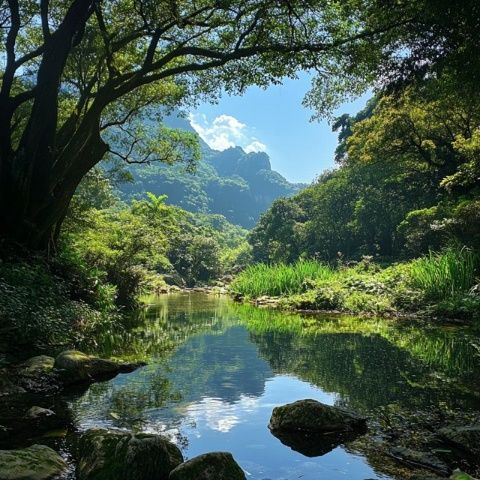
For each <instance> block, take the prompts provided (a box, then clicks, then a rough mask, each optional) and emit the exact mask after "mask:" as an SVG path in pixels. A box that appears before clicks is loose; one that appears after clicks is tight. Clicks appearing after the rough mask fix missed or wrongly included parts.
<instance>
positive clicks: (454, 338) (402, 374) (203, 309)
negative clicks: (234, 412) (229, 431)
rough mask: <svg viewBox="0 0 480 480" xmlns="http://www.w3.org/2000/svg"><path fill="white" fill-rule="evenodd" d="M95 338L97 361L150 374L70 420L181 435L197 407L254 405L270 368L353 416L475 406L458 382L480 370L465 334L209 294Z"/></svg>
mask: <svg viewBox="0 0 480 480" xmlns="http://www.w3.org/2000/svg"><path fill="white" fill-rule="evenodd" d="M244 325H246V326H247V329H248V330H247V329H246V328H245V326H244ZM101 338H102V341H101V343H100V347H99V348H98V349H97V353H100V354H103V355H107V356H110V355H113V356H117V357H120V358H144V359H147V360H148V361H149V365H148V366H147V367H145V368H143V369H140V370H139V371H137V372H134V373H132V374H129V375H125V376H119V377H117V378H116V379H114V380H112V381H111V382H105V383H100V384H96V385H93V386H91V387H90V389H89V390H88V391H87V393H86V394H85V395H84V396H83V397H81V398H80V399H79V400H75V401H74V402H73V404H74V411H75V413H76V415H77V416H80V417H81V418H82V421H83V422H84V421H86V420H87V421H88V419H89V418H90V419H92V422H94V421H95V419H99V421H100V422H101V423H103V424H105V422H103V420H104V419H108V420H107V422H106V424H107V425H112V426H116V427H126V428H134V429H143V428H145V427H146V426H148V428H149V429H151V428H159V429H161V428H168V429H171V428H174V429H179V428H180V426H181V425H184V423H182V422H186V421H189V420H188V419H189V418H191V417H189V413H188V412H187V407H188V405H189V404H193V403H195V402H197V403H198V402H199V401H200V400H201V399H220V400H221V401H222V402H223V404H222V405H224V406H226V407H225V408H227V407H228V404H232V403H234V402H237V401H239V399H241V398H245V397H251V398H256V397H259V396H261V395H262V393H263V390H264V384H265V380H266V378H267V377H269V376H271V371H272V369H273V370H274V371H275V372H277V373H286V374H295V375H297V376H298V377H299V378H301V379H303V380H305V381H308V382H311V383H312V384H314V385H317V386H319V387H320V388H322V389H323V390H325V391H329V392H335V393H338V394H339V402H341V403H344V404H346V405H348V406H349V407H351V408H353V409H358V410H365V409H371V408H374V407H376V406H379V405H386V404H389V403H392V402H398V403H400V404H401V405H402V406H404V407H408V408H418V407H422V406H425V405H428V404H431V403H437V401H445V402H446V403H447V405H449V406H450V405H451V406H457V407H458V406H463V405H468V404H469V403H468V402H469V401H470V400H471V398H470V397H469V395H468V393H462V391H461V390H460V389H459V388H457V386H456V385H455V382H454V380H455V379H456V378H458V377H459V376H460V375H461V374H467V376H468V375H470V376H472V375H473V373H475V372H478V367H479V363H478V358H477V357H475V355H474V354H475V352H476V351H475V349H474V347H473V346H472V345H471V339H472V337H471V336H469V335H468V332H464V333H460V334H459V333H458V332H457V331H455V330H444V329H439V328H433V327H432V328H425V327H422V328H419V327H418V326H416V325H415V324H411V323H405V322H404V323H398V322H394V321H385V320H379V319H358V318H353V317H342V316H340V317H339V316H337V317H335V316H327V317H321V318H319V317H312V316H310V317H308V316H300V315H290V314H285V313H281V312H274V311H271V310H262V309H258V308H254V307H251V306H246V305H236V304H233V303H231V302H230V301H228V300H227V299H222V298H218V297H213V296H206V295H171V296H165V297H161V298H160V300H159V302H158V303H157V304H155V305H154V306H151V307H149V308H147V309H146V311H145V312H144V314H143V315H142V316H141V318H140V319H137V320H135V323H134V324H133V326H132V328H131V329H129V330H127V329H126V330H125V331H121V332H115V331H109V332H104V334H103V336H102V337H101ZM477 402H478V400H477ZM208 405H210V404H208ZM212 405H213V403H212ZM205 408H207V407H205ZM208 408H210V407H208Z"/></svg>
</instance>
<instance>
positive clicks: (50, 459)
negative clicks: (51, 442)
mask: <svg viewBox="0 0 480 480" xmlns="http://www.w3.org/2000/svg"><path fill="white" fill-rule="evenodd" d="M66 468H67V464H66V463H65V462H64V460H63V458H62V457H61V456H60V455H59V454H58V453H57V452H55V450H52V449H51V448H49V447H47V446H45V445H32V446H31V447H28V448H23V449H19V450H0V480H47V479H49V478H53V477H56V476H58V475H60V474H61V473H63V472H64V471H65V470H66Z"/></svg>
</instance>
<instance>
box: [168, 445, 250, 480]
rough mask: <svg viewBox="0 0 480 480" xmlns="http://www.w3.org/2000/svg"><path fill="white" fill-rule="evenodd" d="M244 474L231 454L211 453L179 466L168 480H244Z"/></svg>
mask: <svg viewBox="0 0 480 480" xmlns="http://www.w3.org/2000/svg"><path fill="white" fill-rule="evenodd" d="M245 478H246V477H245V473H244V472H243V470H242V469H241V468H240V466H239V465H238V463H237V462H236V461H235V460H234V458H233V457H232V454H231V453H228V452H211V453H205V454H204V455H199V456H198V457H195V458H192V459H191V460H188V461H187V462H185V463H182V464H181V465H179V466H178V467H177V468H175V470H173V471H172V473H171V474H170V480H193V479H195V480H245Z"/></svg>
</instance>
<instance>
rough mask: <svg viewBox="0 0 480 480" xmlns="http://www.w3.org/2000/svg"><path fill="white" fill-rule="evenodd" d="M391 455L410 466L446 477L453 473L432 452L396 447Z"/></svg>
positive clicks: (391, 451)
mask: <svg viewBox="0 0 480 480" xmlns="http://www.w3.org/2000/svg"><path fill="white" fill-rule="evenodd" d="M390 455H391V456H392V457H393V458H395V459H396V460H399V461H401V462H403V463H406V464H408V465H412V466H414V467H421V468H425V469H427V470H431V471H433V472H436V473H439V474H441V475H444V476H448V475H449V474H450V473H451V469H450V468H449V467H448V466H447V465H446V464H445V463H444V462H442V461H441V460H440V459H439V458H437V457H436V456H435V455H433V454H432V453H430V452H421V451H418V450H410V449H409V448H405V447H394V448H392V449H391V450H390Z"/></svg>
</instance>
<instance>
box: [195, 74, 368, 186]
mask: <svg viewBox="0 0 480 480" xmlns="http://www.w3.org/2000/svg"><path fill="white" fill-rule="evenodd" d="M309 88H310V77H309V75H308V74H306V73H305V74H302V75H300V78H298V79H296V80H291V79H286V80H285V81H284V82H283V84H282V85H275V86H271V87H269V88H268V89H266V90H262V89H260V88H257V87H251V88H249V89H248V90H247V92H246V93H245V94H244V95H243V96H242V97H238V96H228V95H225V96H224V97H223V98H222V99H221V100H220V101H219V103H218V104H214V105H211V104H201V105H200V106H199V107H198V108H197V109H196V110H195V111H194V112H192V114H191V122H192V125H193V127H194V128H195V129H196V130H197V132H198V133H199V134H200V136H201V137H202V138H203V139H204V140H205V141H206V142H207V143H208V144H209V145H210V146H211V147H212V148H215V149H217V150H223V149H225V148H228V147H229V146H233V145H239V146H241V147H244V149H245V150H246V151H261V150H264V151H266V152H267V153H268V154H269V155H270V159H271V162H272V167H273V169H274V170H277V171H278V172H280V173H281V174H282V175H284V176H285V177H286V178H287V179H288V180H290V181H295V182H307V183H309V182H311V181H312V180H313V179H314V178H315V177H316V176H318V175H319V174H320V173H321V172H322V171H323V170H325V169H328V168H331V167H333V166H334V161H333V154H334V150H335V147H336V144H337V134H336V133H334V132H332V130H331V127H330V126H329V124H328V122H327V121H326V120H324V121H321V122H313V123H312V122H310V117H311V115H312V112H311V111H310V110H308V109H306V108H304V107H303V106H302V99H303V97H304V95H305V93H306V92H307V91H308V90H309ZM367 99H368V95H365V96H363V97H361V98H359V99H357V100H356V101H354V102H351V103H347V104H344V105H343V106H342V107H341V108H339V109H338V111H337V113H338V114H342V113H356V112H358V111H359V110H360V109H362V108H363V107H364V106H365V103H366V101H367Z"/></svg>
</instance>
